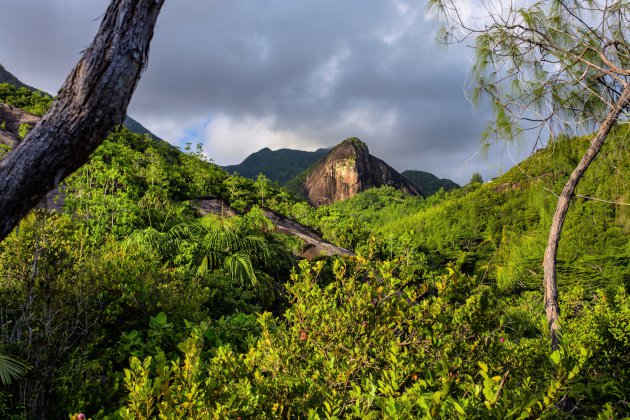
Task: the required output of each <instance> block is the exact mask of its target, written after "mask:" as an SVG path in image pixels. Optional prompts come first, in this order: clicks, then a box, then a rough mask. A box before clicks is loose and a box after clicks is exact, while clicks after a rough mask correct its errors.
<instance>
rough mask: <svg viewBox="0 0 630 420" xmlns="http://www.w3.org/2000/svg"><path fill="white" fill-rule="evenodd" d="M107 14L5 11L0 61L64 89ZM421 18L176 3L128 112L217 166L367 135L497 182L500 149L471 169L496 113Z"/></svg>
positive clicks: (399, 155) (367, 3)
mask: <svg viewBox="0 0 630 420" xmlns="http://www.w3.org/2000/svg"><path fill="white" fill-rule="evenodd" d="M107 4H108V2H107V1H106V0H94V1H90V2H86V1H84V0H55V1H54V2H52V1H49V0H8V1H7V2H5V3H4V4H3V13H2V15H1V16H0V63H3V64H4V65H5V66H6V67H7V69H9V70H10V71H12V72H14V73H15V74H16V75H17V76H18V77H20V78H22V79H23V81H24V82H26V83H28V84H31V85H34V86H39V87H42V88H44V89H45V90H48V91H49V92H55V91H56V90H57V89H58V88H59V87H60V86H61V84H62V82H63V80H64V78H65V76H66V75H67V73H68V72H69V70H70V69H71V67H72V66H73V65H74V63H75V62H76V61H77V60H78V58H79V53H80V51H81V50H82V49H83V48H85V46H86V45H88V44H89V42H90V41H91V38H92V37H93V35H94V33H95V32H96V30H97V27H98V23H99V22H98V17H99V16H100V15H102V13H103V12H104V10H105V9H106V7H107ZM424 7H425V6H424V4H423V3H421V2H416V1H407V0H347V1H343V2H339V1H333V0H299V1H290V0H265V1H264V2H263V1H261V0H239V1H218V0H187V1H185V2H182V1H175V0H170V1H167V2H166V3H165V6H164V9H163V11H162V14H161V16H160V18H159V20H158V24H157V27H156V31H155V35H154V39H153V43H152V47H151V55H150V62H149V66H148V69H147V71H146V72H145V74H144V75H143V78H142V80H141V81H140V84H139V86H138V89H137V91H136V94H135V96H134V98H133V100H132V103H131V105H130V107H129V110H128V111H129V114H130V115H131V116H133V117H134V118H136V119H137V120H139V121H140V122H142V123H143V124H144V125H145V126H146V127H147V128H149V129H151V130H152V131H154V132H155V133H156V134H158V135H159V136H161V137H163V138H165V139H167V140H169V141H171V142H172V143H173V144H177V145H183V144H185V143H186V142H188V141H192V142H202V143H204V147H205V150H206V153H208V155H209V156H211V157H212V158H213V159H214V160H215V161H216V162H218V163H220V164H231V163H236V162H239V161H241V160H242V159H243V158H245V157H246V156H247V155H248V154H249V153H252V152H254V151H256V150H258V149H260V148H262V147H270V148H272V149H273V148H280V147H291V148H298V149H310V150H312V149H314V148H317V147H321V146H325V147H328V146H332V145H334V144H336V143H338V142H339V141H341V140H343V139H345V138H347V137H351V136H357V137H360V138H362V139H363V140H364V141H365V142H366V143H367V144H368V146H369V147H370V150H371V151H372V153H373V154H375V155H376V156H378V157H380V158H382V159H384V160H386V161H387V162H388V163H390V164H391V165H392V166H394V167H395V168H396V169H398V170H401V171H402V170H405V169H421V170H428V171H432V172H434V173H436V174H437V175H439V176H441V177H451V178H454V179H456V180H457V181H459V182H466V181H467V180H468V179H469V178H470V174H471V173H472V169H473V167H474V169H475V170H477V171H479V172H481V173H482V174H483V175H484V177H485V178H489V177H491V176H492V175H494V174H496V173H497V171H498V169H497V168H498V167H500V166H501V165H502V164H501V163H499V161H505V158H503V157H502V153H501V151H500V150H498V149H497V151H494V152H492V153H491V154H490V159H491V160H489V161H488V162H484V161H482V160H479V161H477V160H474V162H475V163H474V164H473V163H472V162H473V161H471V160H467V159H469V158H470V156H474V155H475V152H476V151H477V150H478V147H479V138H480V133H481V131H482V130H483V128H484V126H485V121H487V118H488V116H489V111H488V110H487V109H485V108H482V109H479V110H477V111H476V112H475V111H473V109H472V107H471V106H470V105H469V104H468V103H467V101H466V99H465V95H464V85H465V83H466V77H467V72H468V69H469V67H470V65H469V55H470V51H469V50H467V49H466V48H465V47H463V46H458V47H455V48H452V49H448V50H446V49H443V48H438V47H437V46H436V43H435V41H434V34H435V31H436V29H437V26H436V23H435V22H434V21H433V20H429V19H427V16H426V13H425V10H424ZM20 16H28V19H27V20H24V19H17V18H16V17H20ZM25 22H28V25H27V24H25ZM495 159H498V160H497V161H495ZM502 159H503V160H502ZM509 166H512V165H511V163H506V164H505V165H504V167H509ZM469 170H471V171H470V173H467V171H469Z"/></svg>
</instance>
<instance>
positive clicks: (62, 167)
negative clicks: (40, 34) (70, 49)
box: [0, 0, 164, 241]
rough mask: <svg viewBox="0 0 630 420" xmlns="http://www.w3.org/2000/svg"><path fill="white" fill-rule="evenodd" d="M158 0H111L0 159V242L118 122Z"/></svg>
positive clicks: (145, 50) (141, 63)
mask: <svg viewBox="0 0 630 420" xmlns="http://www.w3.org/2000/svg"><path fill="white" fill-rule="evenodd" d="M163 3H164V0H112V2H111V4H110V5H109V7H108V9H107V11H106V12H105V15H104V17H103V21H102V22H101V26H100V28H99V30H98V32H97V34H96V36H95V37H94V41H93V42H92V45H90V47H89V48H88V49H87V50H85V52H84V53H83V56H82V58H81V60H80V61H79V63H78V64H77V65H76V67H75V68H74V70H73V71H72V72H71V73H70V75H69V76H68V78H67V79H66V81H65V83H64V85H63V86H62V88H61V90H60V91H59V95H58V97H57V99H56V100H55V102H54V103H53V105H52V107H51V108H50V110H49V111H48V112H47V113H46V115H44V117H43V118H42V119H41V121H40V122H39V123H38V124H37V125H35V127H34V128H33V129H32V130H31V132H30V133H29V134H28V135H27V136H26V138H25V139H24V140H23V141H22V142H21V143H20V144H19V145H18V146H17V147H16V148H15V149H14V150H13V151H11V152H10V153H9V154H8V155H7V156H6V157H5V158H4V159H3V160H2V161H1V162H0V241H1V240H2V239H4V238H5V237H6V236H7V235H8V234H9V233H10V232H11V231H12V230H13V228H14V227H15V226H16V225H17V224H18V222H19V221H20V219H21V218H22V217H23V216H24V215H25V214H26V213H27V212H28V211H29V210H31V209H32V208H33V207H34V206H35V205H36V204H37V203H38V202H39V200H40V199H41V198H42V197H44V196H45V195H46V193H47V192H48V191H50V190H52V189H53V188H55V187H57V185H58V184H59V183H60V182H61V181H62V180H63V179H64V178H65V177H67V176H68V175H69V174H71V173H72V172H74V171H75V170H77V169H78V168H79V167H80V166H81V165H83V164H84V163H85V162H87V160H88V158H89V156H90V154H91V153H92V152H93V151H94V149H96V148H97V147H98V146H99V145H100V144H101V143H102V142H103V140H104V139H105V137H106V136H107V134H108V133H109V131H111V130H112V128H114V127H115V126H117V125H119V124H120V123H122V121H123V118H124V116H125V113H126V111H127V105H128V104H129V100H130V99H131V95H132V94H133V91H134V90H135V88H136V85H137V84H138V81H139V80H140V75H141V74H142V71H143V70H144V68H145V67H146V65H147V60H148V55H149V44H150V42H151V38H152V37H153V28H154V27H155V23H156V21H157V17H158V14H159V12H160V9H161V8H162V4H163Z"/></svg>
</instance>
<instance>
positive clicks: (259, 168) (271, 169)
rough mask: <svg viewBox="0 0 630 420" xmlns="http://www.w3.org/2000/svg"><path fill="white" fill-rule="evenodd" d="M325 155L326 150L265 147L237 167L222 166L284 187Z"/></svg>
mask: <svg viewBox="0 0 630 420" xmlns="http://www.w3.org/2000/svg"><path fill="white" fill-rule="evenodd" d="M326 153H328V150H327V149H317V150H315V151H314V152H306V151H303V150H294V149H278V150H271V149H269V148H267V147H265V148H264V149H261V150H259V151H258V152H255V153H252V154H251V155H249V156H248V157H246V158H245V160H243V162H241V163H239V164H238V165H228V166H224V167H223V169H225V170H226V171H228V172H229V173H232V172H237V173H239V174H240V175H242V176H244V177H245V178H251V179H256V177H257V176H258V174H260V173H262V174H264V175H265V176H266V177H267V178H269V179H271V180H272V181H275V182H277V183H278V184H279V185H285V184H286V183H287V182H288V181H289V180H291V179H292V178H295V177H296V176H297V175H298V174H299V173H300V172H302V171H304V170H305V169H306V168H308V167H310V166H311V165H312V164H313V163H314V162H315V161H317V159H319V158H321V157H322V156H324V155H325V154H326Z"/></svg>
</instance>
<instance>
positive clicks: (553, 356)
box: [549, 350, 562, 365]
mask: <svg viewBox="0 0 630 420" xmlns="http://www.w3.org/2000/svg"><path fill="white" fill-rule="evenodd" d="M549 359H550V360H551V362H552V363H553V364H554V365H558V364H559V363H560V361H561V360H562V355H561V354H560V352H559V351H558V350H555V351H554V352H553V353H551V355H550V356H549Z"/></svg>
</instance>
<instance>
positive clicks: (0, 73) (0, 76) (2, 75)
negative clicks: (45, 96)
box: [0, 64, 37, 90]
mask: <svg viewBox="0 0 630 420" xmlns="http://www.w3.org/2000/svg"><path fill="white" fill-rule="evenodd" d="M0 83H8V84H10V85H13V86H15V87H23V88H26V89H28V90H37V89H35V88H33V87H30V86H29V85H26V84H24V83H22V82H21V81H20V79H18V78H17V77H15V76H14V75H13V74H11V72H10V71H8V70H7V69H5V68H4V66H3V65H2V64H0Z"/></svg>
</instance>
